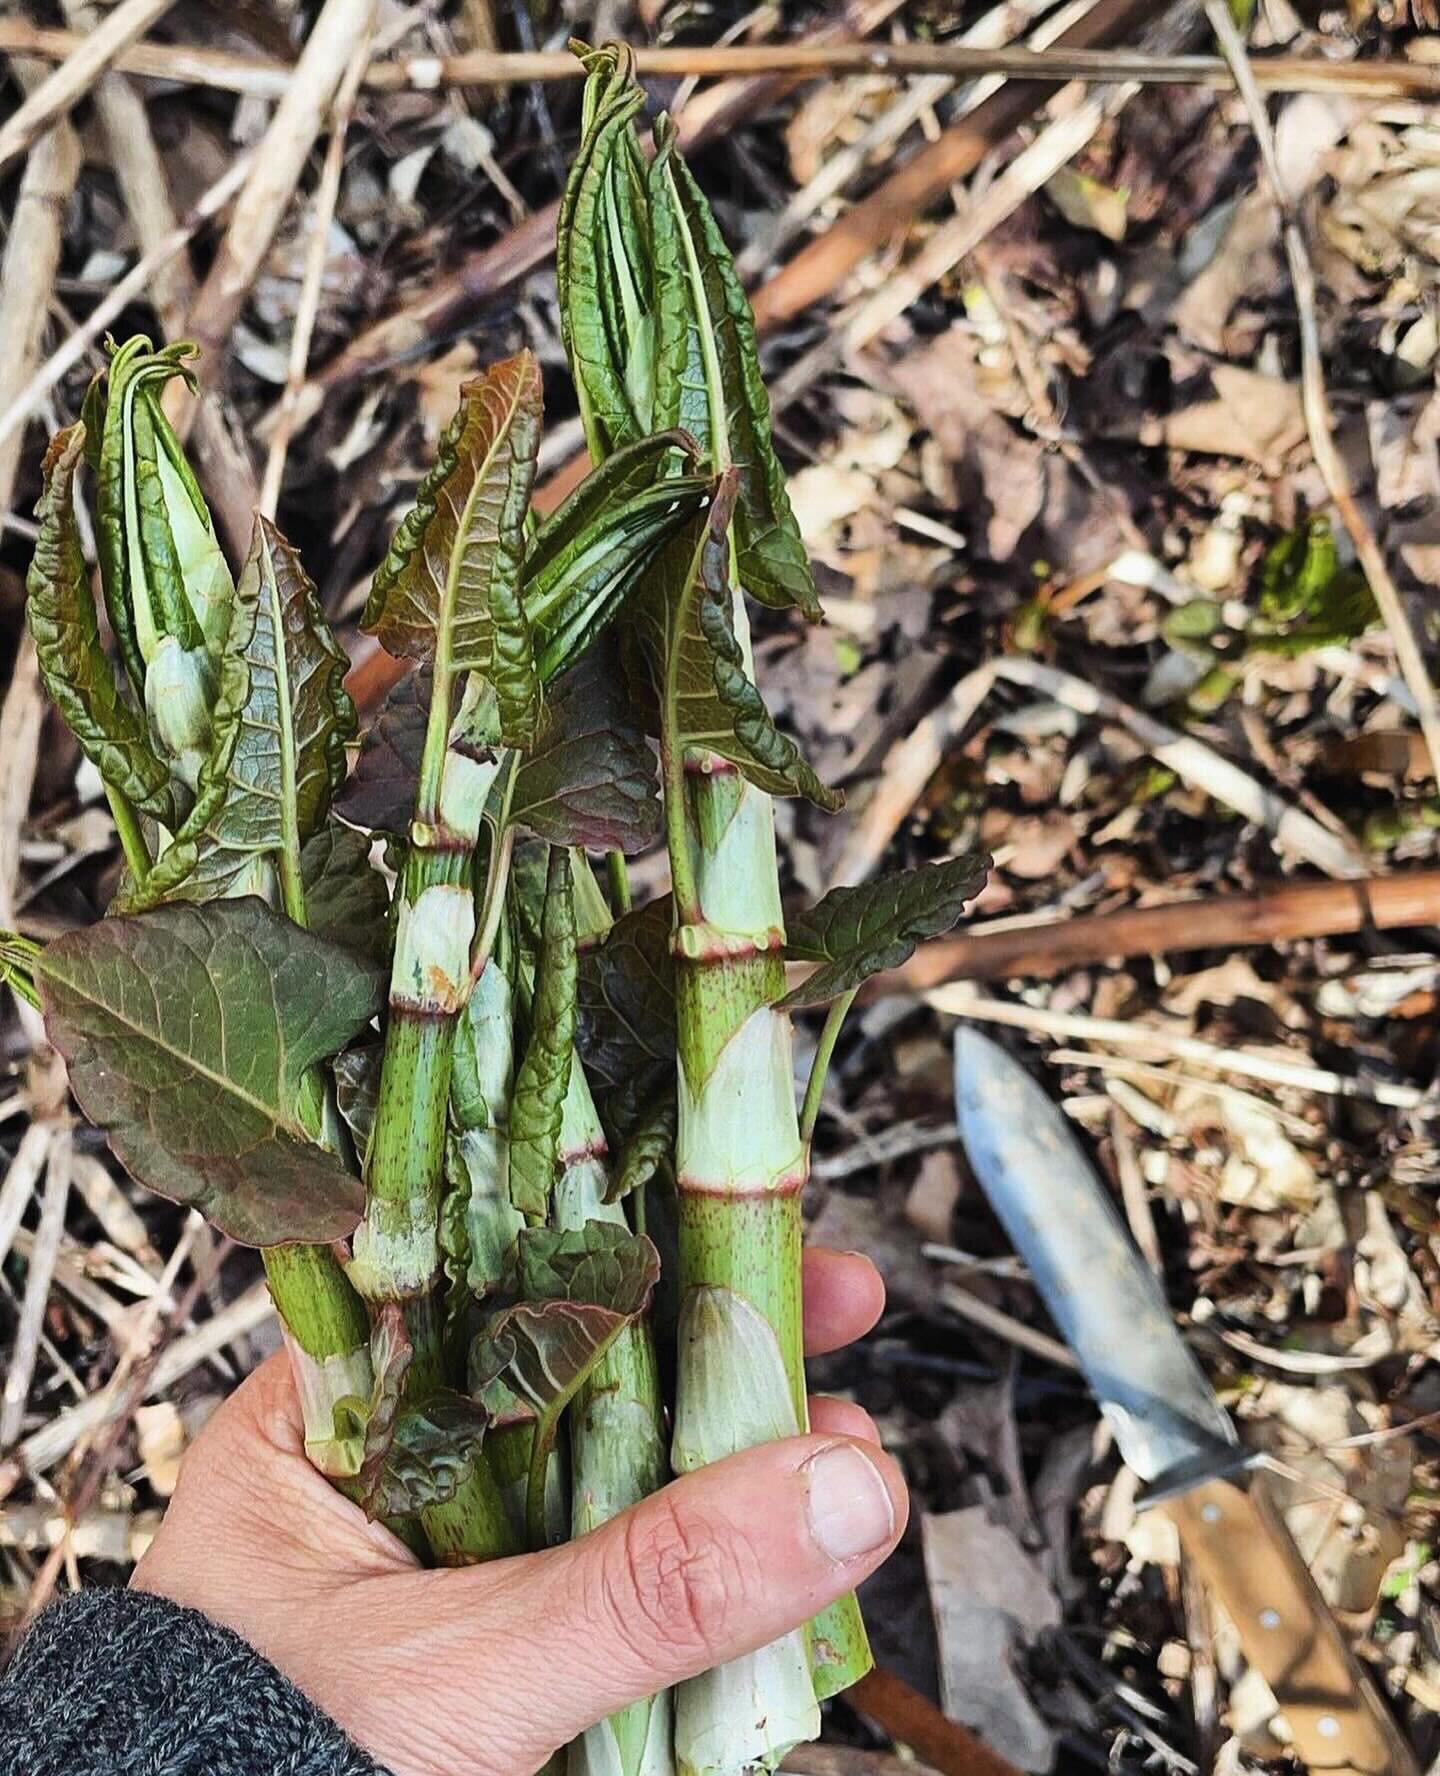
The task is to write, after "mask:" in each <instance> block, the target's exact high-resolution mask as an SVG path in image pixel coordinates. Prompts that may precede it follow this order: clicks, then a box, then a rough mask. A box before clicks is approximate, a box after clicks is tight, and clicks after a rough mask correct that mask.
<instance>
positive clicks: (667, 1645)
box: [402, 1435, 908, 1767]
mask: <svg viewBox="0 0 1440 1776" xmlns="http://www.w3.org/2000/svg"><path fill="white" fill-rule="evenodd" d="M907 1511H908V1504H907V1499H906V1493H905V1484H904V1481H903V1479H902V1478H901V1475H900V1471H899V1469H898V1468H897V1466H896V1465H895V1463H894V1462H893V1461H892V1460H891V1459H890V1458H889V1456H887V1455H886V1454H885V1453H884V1452H883V1451H882V1450H880V1449H878V1448H876V1447H875V1446H873V1445H871V1444H869V1443H866V1442H859V1441H855V1440H852V1439H847V1438H842V1437H835V1436H829V1435H819V1436H807V1437H795V1438H789V1439H787V1440H785V1441H784V1442H779V1443H768V1444H762V1445H761V1446H759V1447H758V1448H755V1449H747V1450H744V1451H743V1452H742V1453H740V1454H739V1455H734V1456H730V1457H729V1458H728V1459H727V1460H725V1461H721V1462H716V1463H714V1464H713V1465H712V1466H710V1467H707V1468H702V1469H700V1470H699V1471H698V1472H697V1473H694V1474H689V1475H687V1476H686V1477H685V1478H684V1479H681V1480H677V1481H675V1482H674V1483H673V1484H671V1485H670V1486H667V1487H665V1488H664V1490H663V1491H661V1492H658V1493H656V1494H655V1495H654V1496H653V1497H651V1498H648V1499H646V1500H644V1501H643V1502H642V1503H641V1504H639V1505H636V1506H635V1507H634V1508H633V1509H632V1510H629V1511H627V1512H625V1513H624V1514H623V1515H622V1516H620V1517H617V1518H615V1519H614V1520H613V1521H612V1522H610V1523H607V1524H606V1525H605V1526H604V1527H603V1528H601V1529H598V1530H595V1531H594V1532H592V1533H591V1534H590V1535H588V1536H585V1537H583V1538H582V1539H581V1540H579V1541H577V1542H570V1543H567V1544H566V1545H565V1546H564V1547H560V1548H554V1549H551V1550H550V1551H548V1552H547V1553H544V1554H534V1555H526V1556H523V1557H521V1558H520V1559H518V1560H509V1561H504V1562H500V1563H498V1565H496V1566H493V1567H490V1568H488V1569H487V1568H480V1569H470V1570H468V1571H466V1570H460V1569H454V1570H452V1571H451V1572H449V1573H446V1574H440V1573H436V1574H429V1575H425V1576H424V1577H422V1578H420V1579H418V1580H415V1581H408V1582H409V1583H420V1584H423V1583H425V1580H426V1579H427V1578H428V1579H429V1580H430V1581H431V1586H430V1589H429V1590H427V1592H426V1593H425V1602H426V1610H427V1621H428V1634H429V1637H430V1638H429V1646H430V1649H431V1656H432V1657H433V1656H435V1649H436V1647H444V1648H446V1649H447V1656H450V1657H453V1658H454V1659H455V1660H456V1661H458V1662H460V1663H462V1664H463V1666H464V1668H465V1669H466V1670H468V1671H470V1672H472V1673H473V1674H474V1676H473V1680H472V1683H471V1694H470V1702H471V1703H472V1705H473V1712H474V1713H475V1715H476V1717H477V1718H478V1719H481V1720H487V1721H490V1722H492V1723H493V1722H495V1721H496V1720H501V1719H503V1720H504V1721H505V1723H506V1728H507V1743H506V1748H505V1749H506V1757H507V1760H508V1761H509V1762H511V1763H513V1764H514V1765H515V1766H516V1767H520V1766H521V1760H525V1761H526V1762H527V1763H528V1762H530V1761H533V1762H535V1763H538V1762H539V1761H541V1760H542V1759H543V1758H544V1757H545V1756H546V1755H548V1753H549V1751H550V1750H552V1749H553V1748H554V1747H555V1746H557V1745H560V1744H563V1743H564V1742H565V1741H567V1740H569V1739H571V1738H573V1737H574V1736H575V1735H576V1734H577V1733H579V1732H581V1731H582V1730H583V1729H584V1728H585V1727H587V1726H589V1725H592V1724H593V1723H594V1722H596V1721H598V1720H603V1719H604V1718H605V1717H606V1716H607V1715H609V1714H612V1713H614V1712H615V1710H616V1709H618V1708H622V1707H624V1706H626V1705H627V1704H628V1703H631V1702H637V1701H641V1700H643V1699H644V1698H645V1697H647V1696H650V1695H653V1694H654V1693H655V1692H656V1691H657V1690H660V1689H663V1688H665V1687H666V1686H667V1685H670V1684H674V1683H679V1682H681V1681H682V1680H683V1679H685V1678H687V1677H693V1676H695V1675H696V1674H697V1673H699V1672H701V1671H706V1670H709V1669H710V1668H711V1667H712V1666H715V1665H721V1664H724V1663H725V1662H726V1661H728V1660H730V1659H734V1658H738V1657H739V1656H740V1655H741V1654H742V1653H747V1652H753V1651H754V1650H755V1649H756V1648H757V1647H760V1646H764V1645H766V1644H768V1643H769V1642H771V1641H774V1640H778V1639H779V1638H780V1637H781V1636H782V1635H784V1634H786V1633H788V1632H789V1631H790V1630H791V1629H793V1628H798V1627H800V1626H801V1625H802V1624H803V1623H804V1622H806V1621H808V1620H809V1619H810V1618H811V1617H812V1616H814V1615H815V1614H816V1613H817V1612H818V1611H819V1610H821V1609H823V1608H824V1607H825V1606H826V1605H827V1604H829V1603H832V1602H833V1601H834V1600H835V1599H836V1598H838V1597H841V1596H843V1595H844V1594H845V1593H846V1592H847V1591H850V1590H852V1589H853V1588H854V1586H855V1585H856V1584H857V1582H858V1581H859V1580H861V1579H863V1578H864V1577H865V1576H866V1575H867V1574H868V1573H870V1572H872V1571H873V1570H874V1568H875V1567H877V1566H878V1565H879V1564H880V1562H881V1561H882V1560H883V1559H884V1558H885V1556H886V1555H887V1554H888V1553H889V1552H890V1550H891V1549H892V1548H893V1547H894V1545H895V1543H896V1542H897V1541H898V1540H899V1537H900V1534H901V1532H902V1530H903V1529H904V1526H905V1519H906V1515H907ZM437 1579H438V1580H441V1581H442V1583H443V1582H445V1581H448V1583H446V1584H445V1589H444V1591H443V1592H441V1591H439V1590H438V1589H437V1588H436V1587H435V1586H434V1583H433V1581H435V1580H437ZM402 1613H403V1612H402ZM499 1648H503V1658H498V1659H497V1658H496V1657H495V1651H496V1649H499ZM556 1672H563V1673H564V1674H565V1682H564V1683H563V1684H556V1683H555V1682H554V1681H553V1674H554V1673H556ZM532 1679H533V1687H532V1689H531V1692H530V1693H529V1694H523V1695H522V1694H517V1686H519V1687H521V1688H523V1687H524V1686H526V1685H527V1684H531V1683H532ZM511 1730H513V1732H514V1734H515V1738H513V1739H512V1738H511V1737H510V1733H511Z"/></svg>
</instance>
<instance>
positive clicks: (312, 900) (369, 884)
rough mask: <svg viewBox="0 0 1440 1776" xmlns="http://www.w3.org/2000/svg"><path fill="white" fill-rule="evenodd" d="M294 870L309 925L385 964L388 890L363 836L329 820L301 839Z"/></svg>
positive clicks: (389, 945) (390, 936) (389, 933)
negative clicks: (297, 865) (372, 864)
mask: <svg viewBox="0 0 1440 1776" xmlns="http://www.w3.org/2000/svg"><path fill="white" fill-rule="evenodd" d="M300 875H301V879H302V880H303V882H304V884H305V910H306V914H307V919H308V923H309V926H310V929H311V930H312V931H315V932H318V933H319V934H320V936H321V937H325V938H329V940H330V942H331V943H335V944H339V945H340V947H341V949H342V950H352V951H353V952H354V953H355V954H356V955H357V956H359V957H361V958H362V959H363V960H364V961H366V962H369V963H371V964H373V965H374V966H376V967H379V968H387V969H388V967H389V965H390V954H391V951H392V950H393V948H394V931H393V930H392V928H391V924H390V894H389V890H388V889H387V888H386V886H385V878H384V877H383V876H382V875H381V874H380V872H379V871H378V870H375V869H372V868H371V867H370V840H369V838H368V837H366V836H365V835H364V834H362V833H357V832H355V831H353V830H352V828H350V827H348V826H341V825H340V824H339V822H338V821H334V820H332V821H329V822H328V823H327V824H326V825H324V826H322V827H321V828H320V830H319V832H317V833H314V834H312V835H311V837H310V838H308V839H306V841H305V844H304V846H303V848H302V849H301V852H300Z"/></svg>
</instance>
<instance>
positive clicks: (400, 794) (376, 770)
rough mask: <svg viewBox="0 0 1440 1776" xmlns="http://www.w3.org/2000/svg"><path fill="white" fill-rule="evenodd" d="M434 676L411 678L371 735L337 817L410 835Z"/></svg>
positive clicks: (362, 748) (392, 695)
mask: <svg viewBox="0 0 1440 1776" xmlns="http://www.w3.org/2000/svg"><path fill="white" fill-rule="evenodd" d="M430 685H431V679H430V673H429V671H428V670H427V669H426V668H424V667H421V668H419V669H418V670H416V671H414V672H410V673H407V674H406V676H405V677H404V678H402V679H401V680H400V682H399V684H398V685H396V686H395V688H394V690H393V691H391V693H390V695H389V696H388V697H387V698H386V699H385V702H384V705H383V706H382V708H381V710H380V713H379V715H377V716H376V718H375V720H374V721H373V722H371V724H370V726H369V727H368V728H367V729H366V730H365V733H364V736H363V737H362V739H361V741H360V752H359V755H358V757H357V758H356V760H355V769H354V770H353V771H352V772H351V773H350V778H349V781H348V782H347V783H346V784H345V786H344V788H343V789H342V790H341V791H340V793H339V795H338V796H336V798H335V812H336V813H337V814H339V815H340V816H341V818H342V819H344V820H348V821H350V823H351V824H352V825H354V826H363V827H365V828H366V829H367V830H368V831H370V832H392V833H399V834H402V835H403V834H405V833H408V832H409V830H410V818H411V816H412V815H413V814H414V812H415V792H416V789H417V788H418V786H419V781H420V759H421V756H422V754H423V753H424V751H425V727H426V724H427V722H428V720H429V716H430Z"/></svg>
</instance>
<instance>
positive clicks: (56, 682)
mask: <svg viewBox="0 0 1440 1776" xmlns="http://www.w3.org/2000/svg"><path fill="white" fill-rule="evenodd" d="M84 442H85V428H84V427H83V426H81V425H74V426H71V427H70V428H69V429H68V430H67V431H63V432H59V433H57V435H56V436H55V437H54V438H53V439H52V440H51V443H50V447H49V449H48V450H47V451H46V452H45V460H44V462H43V464H42V465H41V476H42V478H43V491H42V492H41V495H40V503H39V504H38V505H37V506H36V508H35V516H36V517H37V518H38V519H39V521H40V534H39V536H38V537H37V538H36V541H35V555H34V559H33V560H32V561H31V563H30V572H29V574H28V576H27V578H26V581H25V589H26V594H27V603H26V609H25V615H26V620H27V622H28V624H29V627H30V633H31V635H32V636H33V637H34V640H35V651H36V653H37V655H38V656H39V660H40V671H41V674H42V676H43V677H44V680H45V688H46V690H47V691H49V693H50V696H51V699H52V700H53V701H54V703H55V705H56V707H57V708H58V709H59V711H60V713H61V715H62V716H63V717H64V718H65V724H66V726H67V727H68V728H69V729H70V732H71V733H72V734H73V735H74V736H75V738H76V739H77V740H78V741H79V743H80V747H81V750H82V751H83V752H84V754H85V756H86V757H87V758H88V759H89V760H90V762H91V764H93V765H94V766H95V768H96V770H97V771H99V773H100V775H101V776H102V777H103V778H104V779H105V780H106V782H107V783H111V784H113V785H114V786H115V788H116V789H118V790H119V791H120V792H121V794H122V795H124V796H125V797H126V798H127V799H128V800H129V801H131V802H132V803H133V804H134V805H135V806H136V807H137V808H139V809H141V810H143V812H145V813H146V814H149V815H152V816H153V817H154V818H155V819H156V820H158V821H161V822H162V823H163V824H165V825H167V826H173V825H175V824H176V823H177V821H178V819H179V811H178V809H177V808H176V806H175V796H174V790H173V788H172V786H171V783H170V772H169V769H168V767H167V766H166V765H164V764H163V763H162V762H161V760H160V759H159V758H158V757H157V756H156V753H155V750H154V748H153V747H152V746H151V744H150V736H149V734H148V733H147V732H146V728H145V723H144V722H143V720H142V719H141V717H140V716H139V715H138V714H137V713H136V711H135V710H134V709H133V708H132V707H131V705H130V704H129V703H127V702H126V701H125V700H124V698H123V697H122V696H121V694H120V687H119V685H118V684H117V683H116V680H115V674H114V672H113V670H112V669H111V666H110V662H109V660H108V659H107V658H106V657H105V650H104V648H103V647H102V646H101V643H100V628H99V623H98V621H97V619H96V615H95V600H94V598H93V596H92V594H91V591H90V576H89V574H88V573H87V572H86V570H85V557H84V554H83V552H82V550H81V546H80V532H79V528H78V526H77V524H76V521H75V470H76V468H77V467H78V465H79V462H80V455H81V451H82V449H83V447H84Z"/></svg>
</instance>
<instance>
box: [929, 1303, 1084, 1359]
mask: <svg viewBox="0 0 1440 1776" xmlns="http://www.w3.org/2000/svg"><path fill="white" fill-rule="evenodd" d="M940 1300H941V1302H942V1303H943V1304H944V1306H946V1307H948V1308H949V1309H950V1311H951V1313H955V1314H959V1315H960V1317H961V1319H963V1320H969V1321H970V1322H971V1323H972V1325H976V1326H980V1327H982V1328H983V1329H984V1330H985V1331H986V1332H993V1333H994V1334H995V1336H996V1337H997V1338H1003V1339H1004V1340H1005V1342H1006V1343H1007V1344H1013V1345H1014V1346H1015V1347H1016V1348H1017V1349H1018V1350H1026V1351H1029V1352H1030V1354H1031V1356H1034V1357H1039V1358H1040V1359H1041V1360H1042V1361H1043V1362H1046V1363H1054V1364H1055V1365H1056V1367H1057V1368H1060V1369H1078V1368H1079V1367H1080V1365H1079V1363H1077V1362H1076V1360H1075V1358H1074V1355H1073V1354H1072V1353H1071V1351H1070V1348H1069V1347H1068V1345H1063V1344H1061V1342H1060V1340H1059V1339H1058V1338H1051V1337H1050V1335H1049V1334H1048V1333H1046V1332H1037V1331H1036V1330H1035V1329H1034V1327H1033V1326H1027V1325H1026V1324H1025V1323H1024V1321H1023V1320H1017V1319H1015V1318H1014V1316H1013V1315H1011V1314H1007V1313H1002V1312H1001V1310H1000V1309H999V1308H998V1307H991V1305H990V1303H989V1302H988V1301H982V1300H981V1299H980V1297H979V1296H978V1295H972V1294H971V1293H970V1291H969V1290H968V1289H962V1288H961V1287H960V1286H959V1284H958V1283H946V1284H944V1285H943V1286H942V1288H941V1290H940Z"/></svg>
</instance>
